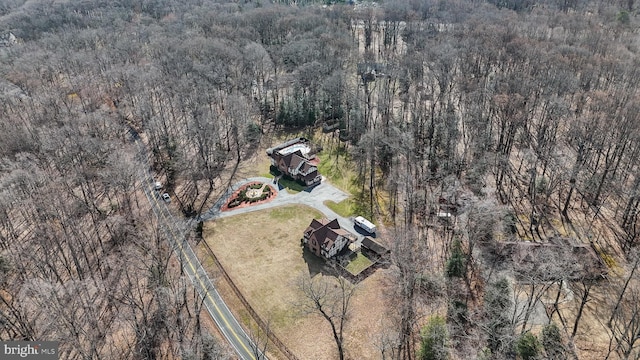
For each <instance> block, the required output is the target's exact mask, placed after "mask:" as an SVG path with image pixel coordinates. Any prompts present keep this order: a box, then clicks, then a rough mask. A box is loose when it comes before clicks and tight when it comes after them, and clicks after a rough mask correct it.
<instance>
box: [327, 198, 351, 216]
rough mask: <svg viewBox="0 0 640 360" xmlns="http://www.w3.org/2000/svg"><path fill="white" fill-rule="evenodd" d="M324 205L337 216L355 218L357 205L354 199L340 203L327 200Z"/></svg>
mask: <svg viewBox="0 0 640 360" xmlns="http://www.w3.org/2000/svg"><path fill="white" fill-rule="evenodd" d="M324 204H325V205H327V207H328V208H329V209H331V210H333V211H334V212H335V213H336V214H338V215H340V216H343V217H350V216H354V215H355V213H356V204H355V203H354V201H353V199H352V198H349V199H345V200H342V201H340V202H339V203H337V202H335V201H331V200H327V201H325V202H324Z"/></svg>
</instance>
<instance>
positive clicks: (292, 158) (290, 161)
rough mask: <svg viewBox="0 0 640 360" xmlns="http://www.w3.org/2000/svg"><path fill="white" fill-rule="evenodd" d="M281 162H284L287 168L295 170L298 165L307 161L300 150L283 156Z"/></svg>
mask: <svg viewBox="0 0 640 360" xmlns="http://www.w3.org/2000/svg"><path fill="white" fill-rule="evenodd" d="M282 161H284V164H285V166H286V167H287V168H289V169H297V168H298V166H300V164H303V163H306V161H307V160H306V159H305V158H304V157H303V156H302V152H300V150H297V151H295V152H292V153H290V154H287V155H284V156H283V157H282Z"/></svg>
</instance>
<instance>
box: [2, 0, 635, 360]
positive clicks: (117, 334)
mask: <svg viewBox="0 0 640 360" xmlns="http://www.w3.org/2000/svg"><path fill="white" fill-rule="evenodd" d="M639 24H640V21H639V19H638V5H637V4H636V2H635V0H522V1H519V0H384V1H382V0H380V1H371V2H360V1H351V2H343V1H331V0H327V1H314V0H300V1H291V0H275V1H267V0H243V1H228V2H226V1H224V0H81V1H65V0H3V1H1V2H0V97H1V101H0V339H2V340H8V339H13V340H34V341H36V340H56V341H60V342H61V345H60V359H233V358H234V354H233V351H232V350H231V349H230V348H229V347H228V346H227V345H226V344H225V342H224V340H223V339H221V338H219V337H218V335H217V333H216V332H215V327H214V326H211V324H210V323H211V322H210V320H209V319H206V318H205V316H206V312H202V311H201V310H202V307H203V305H202V299H201V298H200V296H199V294H198V292H197V291H196V290H194V288H193V286H192V285H191V283H190V281H189V278H188V277H187V276H186V275H185V273H184V272H183V271H182V270H181V267H180V264H179V263H178V262H177V261H176V260H175V259H174V258H173V257H172V249H171V247H170V246H169V244H168V242H167V239H165V234H164V233H163V232H162V231H161V230H160V226H161V224H159V222H158V220H157V219H156V217H155V216H154V214H153V212H152V211H151V208H150V207H149V204H148V202H147V200H146V199H145V195H144V192H143V191H142V190H141V188H142V187H143V186H148V185H149V184H144V183H143V180H144V174H145V172H146V171H148V170H151V171H153V172H155V173H158V174H163V176H164V178H165V179H166V187H167V189H168V191H170V192H171V193H172V201H173V204H172V206H175V208H176V209H178V210H179V212H180V214H181V216H182V219H183V222H182V223H180V224H176V225H175V226H176V227H178V228H180V230H181V231H184V233H185V234H186V235H185V236H187V237H188V239H189V240H190V241H196V240H197V239H196V238H197V236H198V232H197V230H196V226H194V223H195V221H194V219H197V218H198V217H199V216H200V215H201V214H203V212H205V211H206V210H208V209H209V208H210V206H211V205H212V204H213V203H214V202H215V201H216V200H217V199H218V198H219V197H221V196H222V195H223V193H224V191H225V189H226V188H227V187H228V186H229V185H231V184H232V183H233V182H234V181H235V180H237V178H238V176H237V170H238V168H239V166H240V165H241V164H242V163H243V162H244V161H246V160H247V159H250V158H251V157H253V156H264V155H263V154H262V152H261V151H260V149H261V143H264V141H265V139H266V138H269V137H271V136H274V134H287V133H302V134H305V135H306V136H309V137H311V138H313V137H314V136H317V135H314V134H317V133H318V132H319V131H316V130H319V129H322V128H323V127H324V128H328V129H331V132H330V133H329V134H324V135H323V138H322V139H323V140H322V141H323V144H324V147H325V149H326V151H329V150H330V149H334V151H336V153H338V152H340V153H341V154H343V156H344V157H345V161H349V162H350V164H351V166H352V167H353V169H357V170H356V171H357V176H356V178H355V180H354V181H355V182H356V185H357V188H358V189H359V191H358V193H356V194H352V195H354V198H355V199H356V201H357V202H358V205H359V206H360V207H361V208H362V209H363V212H364V214H365V215H367V216H370V217H371V218H372V219H375V220H376V221H377V222H378V223H379V224H383V227H384V228H386V229H388V234H389V235H388V236H387V237H388V239H387V242H388V245H389V246H390V248H391V250H392V253H391V254H392V255H391V266H390V268H389V271H388V272H387V276H388V279H389V284H390V285H389V287H388V289H386V294H385V296H387V297H388V299H389V306H388V309H386V312H387V313H386V314H385V318H386V319H387V321H388V326H386V327H385V330H384V332H381V333H380V334H373V335H372V336H370V337H366V339H371V338H375V339H377V340H376V346H377V347H378V348H379V354H378V355H379V356H378V357H377V358H379V359H397V360H412V359H473V358H477V359H515V358H517V359H538V358H546V359H638V358H639V357H640V278H639V275H638V272H639V271H638V270H639V269H638V267H639V266H640V254H639V253H638V244H639V242H640V162H639V161H638V159H639V158H640V86H639V85H640V57H639V52H640V32H639V31H638V29H639ZM137 141H139V142H142V143H143V144H144V147H145V149H146V151H145V152H144V153H143V152H141V151H140V150H139V149H138V147H137V145H136V142H137ZM443 211H444V212H445V213H446V214H448V215H447V218H446V219H442V216H441V214H442V213H443ZM451 215H453V216H451ZM523 249H524V250H523ZM527 249H540V250H539V251H538V250H527ZM509 251H511V252H509ZM518 252H522V254H519V253H518ZM514 259H516V260H514ZM585 259H586V260H585ZM568 294H571V296H569V295H568ZM543 300H544V304H545V306H543V310H544V311H543V312H544V313H545V314H544V319H545V320H544V321H543V322H544V324H539V322H538V321H537V320H538V318H539V317H540V316H541V315H540V314H539V312H540V306H538V305H537V304H540V302H541V301H543ZM534 320H536V321H534ZM363 341H368V340H363ZM345 346H346V347H347V348H346V350H345V351H346V353H347V355H348V356H347V358H351V359H359V358H360V357H359V356H358V354H354V353H349V350H348V344H345ZM340 355H342V353H341V354H340ZM341 358H342V357H341Z"/></svg>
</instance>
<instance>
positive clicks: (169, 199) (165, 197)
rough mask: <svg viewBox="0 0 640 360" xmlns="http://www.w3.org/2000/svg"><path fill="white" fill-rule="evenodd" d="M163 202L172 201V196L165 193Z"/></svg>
mask: <svg viewBox="0 0 640 360" xmlns="http://www.w3.org/2000/svg"><path fill="white" fill-rule="evenodd" d="M162 200H164V201H166V202H169V201H171V196H169V194H168V193H164V194H162Z"/></svg>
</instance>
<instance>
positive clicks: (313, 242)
mask: <svg viewBox="0 0 640 360" xmlns="http://www.w3.org/2000/svg"><path fill="white" fill-rule="evenodd" d="M354 240H355V236H353V234H351V233H350V232H348V231H347V230H345V229H342V228H341V227H340V224H339V223H338V219H333V220H329V219H327V218H323V219H320V220H317V219H313V220H312V221H311V224H309V227H307V229H306V230H305V231H304V236H303V239H302V242H303V244H304V245H305V246H306V247H307V249H309V251H311V252H312V253H314V254H315V255H316V256H319V257H321V258H324V259H330V258H332V257H334V256H335V255H337V254H338V253H340V251H342V249H344V247H345V246H347V244H349V243H350V242H352V241H354Z"/></svg>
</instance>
